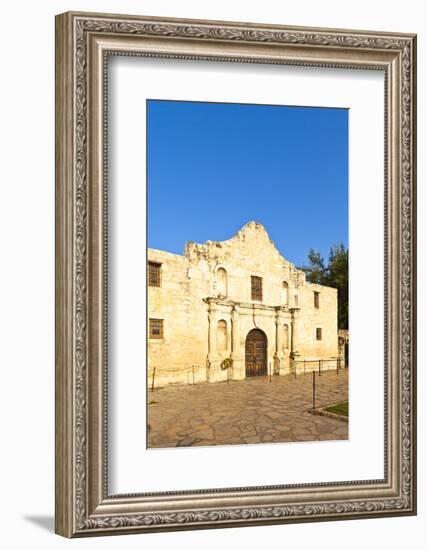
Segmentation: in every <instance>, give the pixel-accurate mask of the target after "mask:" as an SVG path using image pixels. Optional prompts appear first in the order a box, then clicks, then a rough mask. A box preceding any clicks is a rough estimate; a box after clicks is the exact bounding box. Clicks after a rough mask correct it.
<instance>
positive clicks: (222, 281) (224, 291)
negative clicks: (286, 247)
mask: <svg viewBox="0 0 427 550" xmlns="http://www.w3.org/2000/svg"><path fill="white" fill-rule="evenodd" d="M216 276H217V281H218V295H219V296H227V295H228V288H227V286H228V284H227V272H226V270H225V269H224V268H223V267H220V268H219V269H218V271H217V272H216Z"/></svg>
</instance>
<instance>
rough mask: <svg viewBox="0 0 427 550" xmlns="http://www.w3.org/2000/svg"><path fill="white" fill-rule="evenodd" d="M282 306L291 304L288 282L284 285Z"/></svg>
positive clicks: (284, 282)
mask: <svg viewBox="0 0 427 550" xmlns="http://www.w3.org/2000/svg"><path fill="white" fill-rule="evenodd" d="M282 304H283V305H284V306H287V305H288V304H289V285H288V283H287V282H286V281H283V283H282Z"/></svg>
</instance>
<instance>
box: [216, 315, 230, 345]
mask: <svg viewBox="0 0 427 550" xmlns="http://www.w3.org/2000/svg"><path fill="white" fill-rule="evenodd" d="M227 347H228V335H227V323H226V321H224V320H223V319H221V321H218V325H217V327H216V349H217V350H218V351H224V350H226V349H227Z"/></svg>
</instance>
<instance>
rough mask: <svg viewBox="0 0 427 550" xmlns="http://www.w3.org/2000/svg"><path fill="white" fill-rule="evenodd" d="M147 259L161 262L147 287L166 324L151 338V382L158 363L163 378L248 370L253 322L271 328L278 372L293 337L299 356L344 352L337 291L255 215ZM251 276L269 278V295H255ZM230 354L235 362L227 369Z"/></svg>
mask: <svg viewBox="0 0 427 550" xmlns="http://www.w3.org/2000/svg"><path fill="white" fill-rule="evenodd" d="M148 259H149V261H154V262H158V263H159V264H161V286H160V287H159V288H158V287H148V317H149V318H155V319H163V325H164V334H163V338H162V339H161V340H156V339H149V340H148V357H149V383H150V382H151V380H152V375H153V374H152V373H153V371H154V369H155V385H156V386H159V385H164V384H168V383H184V384H187V383H193V377H194V382H195V383H200V382H205V381H210V382H216V381H223V380H226V379H227V378H229V377H230V376H231V377H232V378H233V379H241V378H244V377H245V341H246V336H247V334H248V332H249V331H250V330H252V329H253V328H259V329H261V330H262V331H263V332H264V333H265V335H266V337H267V356H268V358H267V361H268V368H269V370H270V368H271V369H272V372H274V373H276V374H286V373H288V372H289V369H290V352H291V343H292V342H293V343H294V344H295V349H296V350H297V351H298V352H299V356H298V358H299V359H303V358H307V359H311V358H316V359H318V358H330V357H337V355H338V348H337V343H338V342H337V291H336V290H335V289H332V288H328V287H323V286H320V285H312V284H310V283H307V282H306V281H305V275H304V273H303V272H302V271H299V270H297V269H296V268H295V266H294V265H293V264H292V263H290V262H288V261H287V260H286V259H285V258H283V257H282V256H281V255H280V253H279V252H278V250H277V249H276V247H275V245H274V243H273V242H272V241H271V240H270V238H269V236H268V234H267V232H266V230H265V229H264V227H263V226H262V225H261V224H258V223H255V222H249V223H248V224H246V225H245V226H244V227H243V228H242V229H241V230H240V231H239V232H238V233H237V234H236V235H235V236H234V237H233V238H231V239H229V240H227V241H222V242H214V241H208V242H207V243H205V244H196V243H192V242H189V243H187V245H186V248H185V254H184V255H183V256H180V255H176V254H171V253H168V252H163V251H160V250H154V249H149V250H148ZM251 276H258V277H261V278H262V300H252V295H251ZM314 291H316V292H319V299H320V301H319V308H316V307H315V306H314V297H313V296H314V295H313V292H314ZM293 323H294V324H293ZM285 325H286V327H285ZM316 328H321V330H322V339H321V340H320V341H319V340H317V339H316ZM293 329H294V331H293ZM286 331H287V332H286ZM285 334H286V335H287V337H286V338H285ZM228 357H232V358H233V368H232V369H230V370H223V369H222V368H221V364H222V362H223V360H224V359H226V358H228Z"/></svg>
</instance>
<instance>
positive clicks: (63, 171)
mask: <svg viewBox="0 0 427 550" xmlns="http://www.w3.org/2000/svg"><path fill="white" fill-rule="evenodd" d="M111 56H139V57H141V58H159V59H160V58H166V59H184V60H185V59H189V60H200V61H202V62H205V63H211V62H212V61H226V62H232V63H247V64H252V65H255V64H275V65H276V64H282V65H296V66H301V67H316V68H320V69H322V68H346V69H348V70H350V71H351V70H357V69H365V70H372V71H382V72H383V74H384V82H385V85H384V123H385V124H384V127H385V136H384V167H385V168H384V173H385V181H384V189H385V201H384V202H385V204H384V233H385V245H384V247H385V251H384V252H385V262H384V264H385V265H384V281H385V289H386V290H385V300H384V302H385V310H384V319H385V365H384V392H385V393H384V418H385V422H384V442H385V444H384V477H383V478H381V479H366V480H363V481H360V480H351V479H349V480H348V481H345V482H343V481H337V482H334V481H331V482H319V483H313V482H310V483H302V484H293V485H292V484H291V485H289V484H288V485H286V484H285V483H284V484H282V485H277V484H271V485H264V486H255V487H253V486H248V487H238V488H234V487H232V488H224V489H206V488H203V487H200V489H198V490H184V491H173V490H170V491H159V492H147V493H136V492H135V493H130V494H110V492H109V490H108V424H107V420H108V399H107V397H108V392H107V386H108V377H107V356H108V339H107V305H108V304H107V283H106V273H107V269H108V257H107V251H108V247H107V242H106V241H107V208H106V205H107V198H108V197H107V192H108V187H107V185H106V180H107V156H108V148H107V136H108V133H107V129H106V128H107V122H108V121H107V115H108V111H107V98H108V74H107V72H108V70H107V67H108V63H107V61H108V58H109V57H111ZM415 179H416V37H415V35H412V34H401V33H383V32H378V33H377V32H367V31H353V30H335V29H334V30H332V29H312V28H303V27H283V26H275V25H264V24H263V25H258V24H252V23H250V24H249V23H235V22H219V21H196V20H178V19H164V18H152V17H143V16H142V17H137V16H125V15H109V14H90V13H73V12H68V13H65V14H61V15H58V16H57V18H56V509H55V518H56V519H55V521H56V532H57V533H58V534H60V535H62V536H65V537H82V536H94V535H107V534H125V533H135V532H140V533H144V532H155V531H172V530H182V529H206V528H220V527H237V526H251V525H266V524H278V523H292V522H307V521H327V520H339V519H341V520H343V519H356V518H375V517H384V516H399V515H414V514H415V513H416V258H415V252H416V215H415V208H416V189H415ZM366 200H369V197H366ZM381 368H382V367H381Z"/></svg>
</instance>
